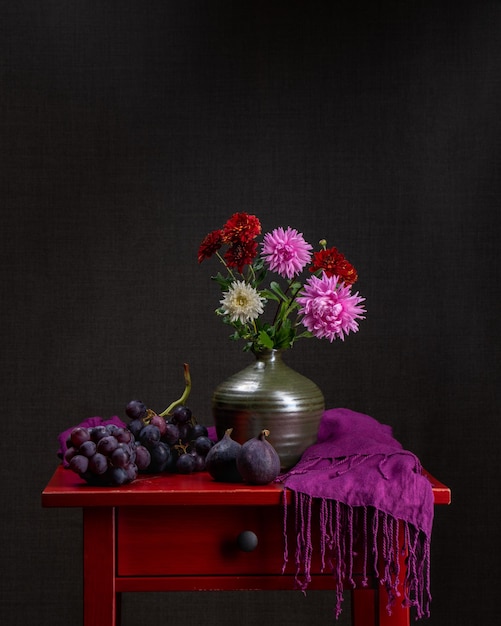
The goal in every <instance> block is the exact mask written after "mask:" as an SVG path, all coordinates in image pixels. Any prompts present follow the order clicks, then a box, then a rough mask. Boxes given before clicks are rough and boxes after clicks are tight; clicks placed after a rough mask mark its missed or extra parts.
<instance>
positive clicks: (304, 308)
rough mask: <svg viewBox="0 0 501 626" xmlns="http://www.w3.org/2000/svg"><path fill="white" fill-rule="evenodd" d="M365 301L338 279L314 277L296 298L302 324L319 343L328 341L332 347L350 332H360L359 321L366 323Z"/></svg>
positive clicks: (324, 275) (306, 283)
mask: <svg viewBox="0 0 501 626" xmlns="http://www.w3.org/2000/svg"><path fill="white" fill-rule="evenodd" d="M364 300H365V298H362V297H360V296H359V295H358V292H357V293H356V294H352V293H351V289H350V287H349V286H348V285H345V284H344V283H343V280H342V279H340V278H338V277H337V276H327V275H326V274H323V275H322V277H321V278H318V277H317V276H311V277H310V278H308V280H307V281H306V282H305V286H304V288H303V289H302V290H301V292H300V294H299V297H298V298H297V301H298V303H299V304H300V305H301V306H300V309H299V314H300V315H302V316H303V317H302V319H301V323H302V324H303V326H304V327H305V328H306V329H307V330H309V331H310V332H311V333H312V334H313V335H314V336H315V337H318V338H319V339H322V338H324V337H325V338H326V339H329V341H330V342H331V343H332V341H333V340H334V339H336V338H337V337H339V338H340V339H341V340H342V341H344V336H345V335H348V334H349V332H350V331H351V332H354V333H356V332H357V330H358V322H357V319H365V316H364V315H363V313H365V309H364V307H363V306H361V304H360V303H361V302H363V301H364Z"/></svg>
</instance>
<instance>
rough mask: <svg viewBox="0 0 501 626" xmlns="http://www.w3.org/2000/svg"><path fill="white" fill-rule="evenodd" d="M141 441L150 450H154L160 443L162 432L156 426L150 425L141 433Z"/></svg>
mask: <svg viewBox="0 0 501 626" xmlns="http://www.w3.org/2000/svg"><path fill="white" fill-rule="evenodd" d="M139 441H140V442H141V443H142V444H143V446H146V447H147V448H148V449H151V448H153V447H154V446H156V445H157V443H158V442H159V441H160V431H159V430H158V428H157V427H156V426H153V425H152V424H148V425H147V426H145V427H144V428H143V429H142V430H141V432H140V433H139Z"/></svg>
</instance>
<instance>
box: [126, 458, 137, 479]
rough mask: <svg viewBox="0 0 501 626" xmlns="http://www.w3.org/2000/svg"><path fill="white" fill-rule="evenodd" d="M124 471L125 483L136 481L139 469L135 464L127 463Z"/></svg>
mask: <svg viewBox="0 0 501 626" xmlns="http://www.w3.org/2000/svg"><path fill="white" fill-rule="evenodd" d="M125 471H126V472H127V481H128V482H129V483H131V482H132V481H133V480H136V478H137V476H138V474H139V469H138V467H137V465H136V464H135V463H129V465H128V466H127V467H126V468H125Z"/></svg>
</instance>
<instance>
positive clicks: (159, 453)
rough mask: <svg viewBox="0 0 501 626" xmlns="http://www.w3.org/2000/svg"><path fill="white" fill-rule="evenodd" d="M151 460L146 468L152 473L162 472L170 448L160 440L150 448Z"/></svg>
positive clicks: (165, 465)
mask: <svg viewBox="0 0 501 626" xmlns="http://www.w3.org/2000/svg"><path fill="white" fill-rule="evenodd" d="M150 456H151V462H150V466H149V468H148V470H149V471H150V472H152V473H160V472H164V471H165V469H166V468H167V465H168V464H169V461H170V456H171V452H170V448H169V446H168V445H167V444H166V443H163V442H162V441H160V442H159V443H157V444H156V446H154V447H153V448H150Z"/></svg>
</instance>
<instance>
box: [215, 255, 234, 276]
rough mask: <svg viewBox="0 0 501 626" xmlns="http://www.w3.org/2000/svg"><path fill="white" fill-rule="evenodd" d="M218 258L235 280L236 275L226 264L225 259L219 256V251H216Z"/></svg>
mask: <svg viewBox="0 0 501 626" xmlns="http://www.w3.org/2000/svg"><path fill="white" fill-rule="evenodd" d="M216 256H217V258H218V259H219V260H220V261H221V263H222V264H223V265H224V267H225V268H226V271H227V272H228V274H229V275H230V276H231V277H232V278H233V279H235V275H234V274H233V272H232V271H231V269H230V268H229V267H228V264H227V263H226V261H225V260H224V258H223V257H222V256H221V255H220V254H219V251H217V250H216Z"/></svg>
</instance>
